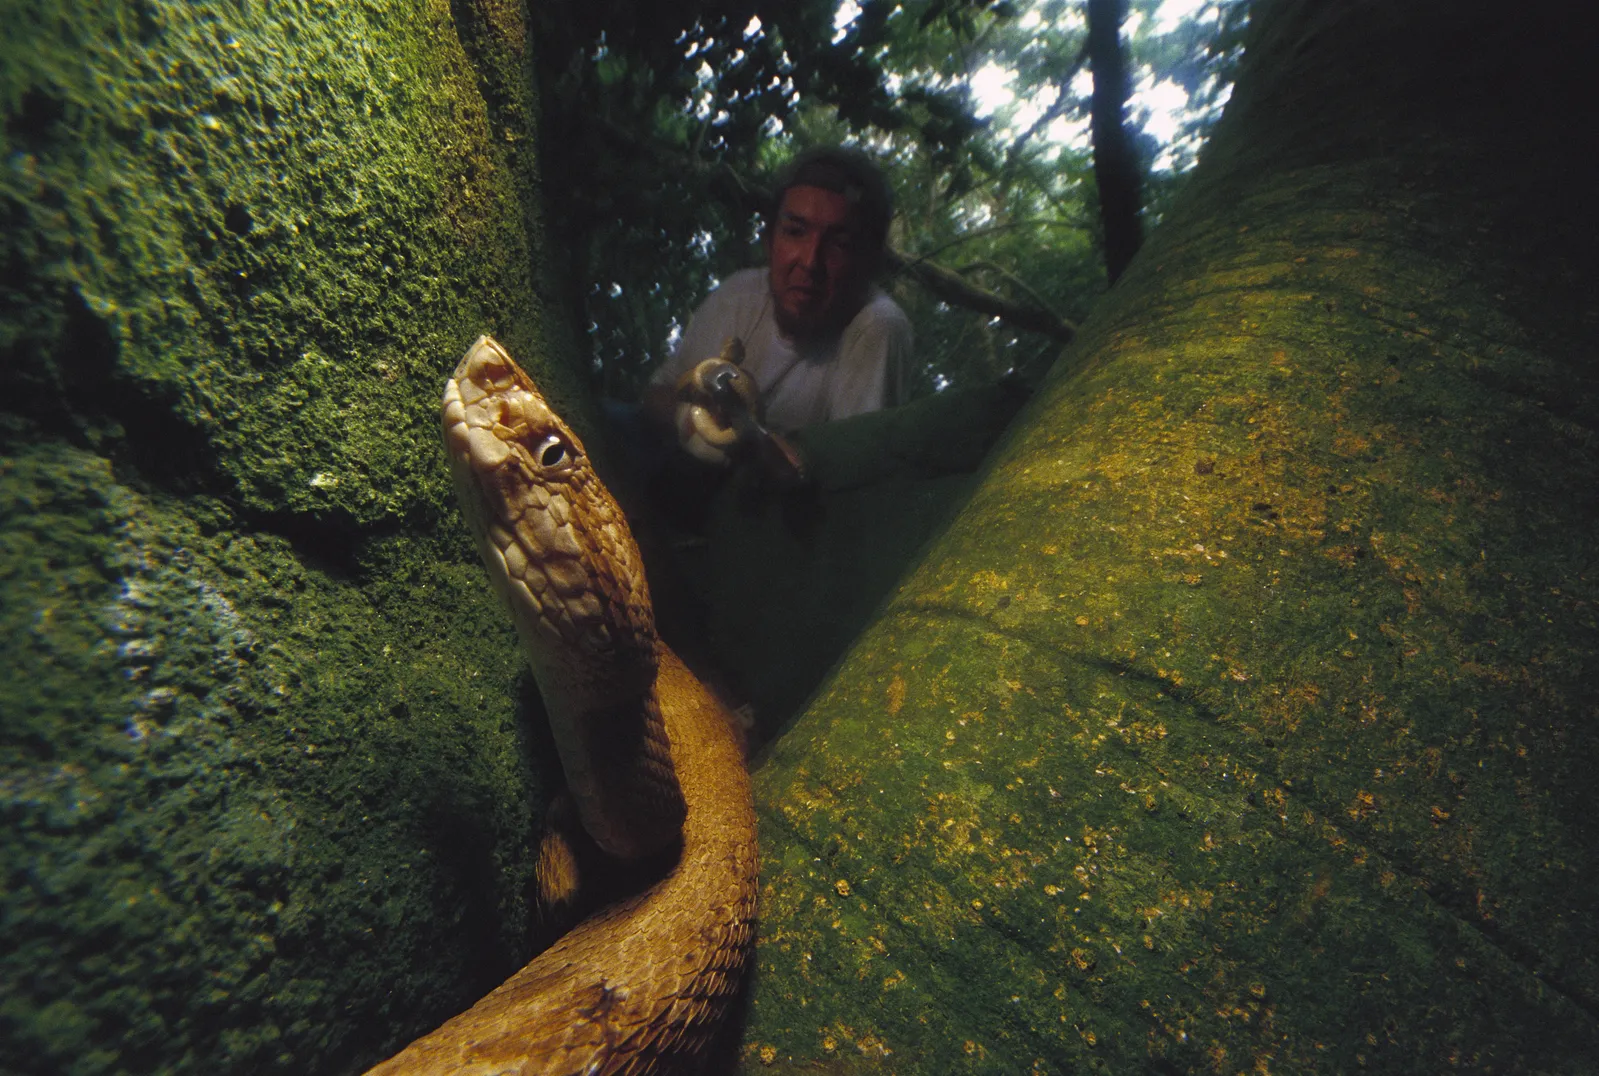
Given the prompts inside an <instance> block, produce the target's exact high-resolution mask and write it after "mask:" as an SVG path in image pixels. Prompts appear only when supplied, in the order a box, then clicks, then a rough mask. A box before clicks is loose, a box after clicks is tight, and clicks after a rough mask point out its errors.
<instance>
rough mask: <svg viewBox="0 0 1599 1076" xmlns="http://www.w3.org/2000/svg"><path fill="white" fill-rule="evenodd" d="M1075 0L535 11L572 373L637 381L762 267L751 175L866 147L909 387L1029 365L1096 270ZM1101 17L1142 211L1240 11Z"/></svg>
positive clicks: (1018, 372)
mask: <svg viewBox="0 0 1599 1076" xmlns="http://www.w3.org/2000/svg"><path fill="white" fill-rule="evenodd" d="M1105 6H1107V7H1108V8H1111V9H1115V8H1117V7H1118V6H1119V5H1116V4H1111V5H1105ZM1087 9H1088V4H1087V2H1086V0H998V2H995V0H904V2H893V0H863V2H862V0H843V2H842V3H838V2H837V0H815V2H801V3H794V2H792V0H790V2H783V3H779V2H775V0H667V2H663V3H659V4H655V5H646V6H639V5H634V4H631V3H626V2H624V0H583V2H578V0H561V2H558V3H555V4H552V5H549V6H546V7H543V8H541V9H540V10H538V11H537V13H536V14H535V16H534V17H535V18H536V19H537V20H539V22H540V23H541V26H542V31H543V32H542V33H541V34H540V35H539V49H540V54H539V59H540V63H539V76H540V79H541V86H540V91H541V95H542V99H543V121H542V123H543V126H542V128H541V131H540V136H541V142H542V147H541V149H542V152H541V155H540V159H541V163H542V166H543V174H544V182H545V186H546V192H547V199H548V204H549V206H550V207H551V209H552V211H551V212H550V214H549V221H550V228H551V232H552V235H551V238H552V239H553V241H554V246H555V248H556V249H557V250H559V251H560V252H561V254H560V255H559V256H558V260H560V261H564V262H565V268H564V271H563V272H561V274H560V281H561V284H560V286H561V287H562V288H563V289H564V291H565V294H564V296H563V300H564V302H565V303H566V305H567V307H568V310H569V314H570V316H571V319H572V324H573V325H575V326H577V327H578V328H579V330H580V337H581V338H582V339H581V340H580V345H581V346H582V347H583V349H584V351H585V353H586V359H587V362H588V365H589V370H590V372H591V375H592V380H593V383H594V385H595V387H596V388H597V389H598V390H599V391H600V392H603V393H605V394H607V395H611V396H617V397H620V398H624V399H630V398H635V397H636V396H637V395H638V393H639V392H640V390H641V388H642V386H643V384H644V382H645V381H646V380H647V379H648V377H649V375H650V372H651V371H652V370H653V369H654V368H655V367H656V366H657V365H658V364H659V363H660V362H661V361H663V360H664V359H665V358H666V357H667V356H668V355H669V354H670V353H671V348H672V346H673V344H674V343H675V340H676V338H677V334H678V332H679V329H680V326H681V323H682V321H683V319H685V318H686V317H687V315H688V314H689V313H690V312H691V311H692V310H693V309H694V307H695V306H696V305H697V304H698V303H699V301H700V300H701V299H703V298H704V296H705V295H706V293H707V292H709V291H710V289H711V288H713V287H714V286H715V284H716V283H717V282H718V281H719V280H720V279H722V278H723V277H725V276H726V275H727V274H728V273H730V272H733V271H734V270H736V269H739V268H742V267H744V266H748V265H758V264H761V263H762V261H763V260H764V259H763V255H762V251H761V248H760V212H761V209H762V207H763V205H764V203H765V199H766V191H767V189H768V185H769V184H770V182H771V177H772V176H773V175H774V174H775V172H776V171H777V170H778V169H779V168H781V166H782V165H783V164H784V163H785V162H786V161H787V160H789V159H790V158H791V157H792V156H793V155H794V154H795V153H797V152H799V151H800V150H802V149H804V148H806V147H808V146H811V145H815V144H821V143H850V144H855V145H859V146H862V147H863V148H865V149H867V150H868V151H870V152H872V153H873V154H874V155H876V156H877V157H878V158H879V159H880V160H881V161H882V162H883V164H884V166H885V170H886V172H887V174H888V176H889V180H890V182H891V184H892V186H893V188H894V191H895V196H896V205H897V209H898V216H897V218H896V221H895V224H894V229H893V231H892V233H891V235H890V243H891V245H892V247H893V248H894V253H893V255H892V256H891V258H890V272H889V273H888V274H886V275H885V279H884V281H883V283H884V285H885V287H887V288H888V289H889V290H890V291H891V292H892V293H893V295H894V297H895V298H896V299H897V300H898V301H899V303H900V305H901V306H903V307H904V308H905V310H906V312H907V313H908V314H909V315H910V317H911V320H912V322H913V324H914V325H915V329H916V337H917V364H916V367H915V369H913V370H912V371H910V380H909V383H910V389H911V395H912V397H913V398H914V397H917V396H921V395H926V394H928V393H931V392H935V391H939V390H941V389H944V388H947V387H951V386H957V385H971V384H978V383H981V382H984V381H991V380H994V379H996V378H999V377H1003V376H1014V377H1021V378H1022V379H1023V380H1025V381H1029V382H1030V381H1033V380H1035V379H1036V378H1037V377H1038V376H1040V375H1041V374H1042V372H1043V370H1044V369H1045V368H1046V367H1047V366H1048V364H1049V362H1050V361H1051V360H1052V359H1053V358H1054V356H1055V354H1056V353H1057V352H1058V351H1059V349H1060V346H1061V345H1062V344H1063V343H1064V342H1065V341H1066V340H1067V339H1069V337H1070V334H1071V325H1072V324H1073V323H1075V322H1076V321H1078V320H1079V319H1080V318H1081V317H1082V316H1083V315H1084V314H1085V313H1086V312H1087V310H1088V308H1089V306H1090V305H1091V304H1092V303H1093V301H1094V299H1095V297H1096V296H1097V295H1099V294H1100V293H1101V292H1102V291H1103V290H1104V289H1105V287H1106V286H1107V279H1108V277H1107V272H1106V256H1105V255H1106V251H1105V242H1104V236H1105V228H1104V224H1103V220H1102V216H1101V213H1100V206H1099V197H1098V190H1097V186H1096V181H1095V167H1094V147H1093V145H1092V140H1091V138H1090V135H1089V130H1090V103H1091V99H1092V97H1093V91H1094V79H1093V73H1092V72H1093V64H1092V63H1091V62H1090V56H1089V48H1088V36H1089V35H1088V28H1089V18H1088V14H1089V13H1088V10H1087ZM1115 16H1116V17H1120V19H1121V24H1122V25H1121V35H1120V41H1121V47H1122V50H1123V56H1122V59H1123V61H1124V63H1125V70H1126V73H1127V79H1126V84H1127V88H1128V89H1129V90H1130V97H1129V99H1128V100H1127V102H1126V109H1125V131H1124V133H1125V135H1126V136H1127V141H1128V144H1129V146H1130V149H1131V155H1132V158H1133V167H1134V169H1135V175H1134V176H1133V180H1134V184H1133V186H1134V190H1135V197H1136V199H1137V202H1141V203H1142V210H1141V213H1140V214H1139V216H1140V218H1141V225H1142V227H1143V228H1144V229H1148V228H1149V227H1152V226H1153V225H1154V224H1156V223H1158V221H1159V219H1160V215H1161V213H1162V212H1163V211H1164V209H1165V207H1166V205H1167V204H1168V203H1169V201H1170V198H1171V196H1172V193H1173V191H1174V189H1175V188H1176V186H1177V185H1178V184H1179V183H1180V182H1181V178H1182V176H1183V174H1184V173H1185V172H1186V171H1187V170H1188V169H1189V168H1190V167H1191V166H1192V165H1193V163H1194V161H1195V159H1196V156H1197V152H1198V149H1199V146H1200V144H1201V143H1202V141H1203V137H1204V133H1205V130H1206V128H1207V127H1208V125H1209V124H1210V122H1211V121H1212V120H1213V119H1214V118H1215V117H1216V116H1217V115H1218V114H1219V113H1220V110H1221V106H1222V104H1224V103H1225V101H1226V99H1227V96H1228V94H1229V92H1230V89H1231V80H1232V69H1233V66H1234V64H1235V62H1236V60H1237V56H1238V53H1239V51H1240V47H1239V41H1240V38H1241V34H1242V30H1243V27H1244V25H1245V23H1246V21H1247V18H1248V5H1247V2H1246V0H1131V2H1130V3H1128V4H1126V5H1125V6H1122V7H1121V10H1119V11H1115ZM1137 202H1135V207H1136V204H1137ZM1123 257H1125V255H1123Z"/></svg>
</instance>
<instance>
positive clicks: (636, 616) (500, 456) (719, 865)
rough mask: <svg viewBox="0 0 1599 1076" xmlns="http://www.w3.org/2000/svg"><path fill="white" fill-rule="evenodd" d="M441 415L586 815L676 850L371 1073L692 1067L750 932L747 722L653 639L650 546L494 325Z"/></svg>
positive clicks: (626, 847) (637, 839)
mask: <svg viewBox="0 0 1599 1076" xmlns="http://www.w3.org/2000/svg"><path fill="white" fill-rule="evenodd" d="M442 418H443V427H444V442H445V447H446V450H447V453H448V455H449V458H450V467H451V471H452V473H453V475H454V477H455V483H456V489H457V492H458V493H459V495H460V500H461V507H462V511H463V512H464V513H465V515H466V517H467V519H468V522H469V523H470V524H471V527H472V531H473V533H474V535H475V536H476V539H477V544H478V550H479V552H480V553H481V554H482V556H483V562H484V564H485V565H486V566H487V568H488V571H489V576H490V578H491V579H492V580H493V582H494V586H495V589H497V590H498V591H499V592H500V593H501V594H502V595H503V596H504V597H505V598H506V600H507V601H508V602H509V604H510V607H511V612H512V616H513V618H514V620H515V622H516V629H517V633H518V634H519V635H520V636H521V640H522V644H523V650H524V651H525V653H526V655H527V659H528V662H529V664H530V665H531V666H532V667H533V674H534V676H535V678H536V679H537V680H538V684H539V693H540V694H541V695H542V696H543V698H544V702H545V706H546V708H547V709H548V711H549V715H550V724H551V726H552V728H553V729H554V732H555V740H556V746H557V749H558V751H559V753H560V756H561V764H562V766H563V768H564V769H565V771H566V775H567V783H568V785H569V787H570V789H571V792H572V795H573V797H574V799H575V800H576V803H577V807H578V813H579V816H580V817H581V819H582V822H583V825H584V828H585V829H587V830H588V832H589V834H590V835H591V836H592V837H593V838H594V839H595V841H596V842H597V843H598V844H599V845H600V846H601V847H602V848H603V849H604V850H605V851H607V852H609V853H611V854H612V855H613V856H616V857H618V858H620V859H624V860H635V859H638V858H640V857H644V856H650V855H654V854H658V853H662V852H663V851H667V850H671V849H678V851H677V854H676V857H675V860H674V863H673V866H672V867H671V869H670V870H669V871H668V872H667V873H666V874H665V876H664V877H662V878H661V880H660V881H658V882H656V883H655V884H654V885H652V886H650V887H649V888H647V889H645V890H644V891H642V892H640V893H638V894H637V895H636V896H633V897H631V898H628V899H626V900H623V901H621V902H619V903H617V904H613V905H611V906H610V907H608V908H605V909H604V910H602V911H601V912H599V913H598V914H596V915H594V916H592V917H591V918H589V919H585V920H584V921H583V922H581V923H579V924H578V925H577V926H576V927H575V928H574V929H573V930H571V931H570V932H569V933H567V934H566V935H564V936H563V937H561V938H560V940H558V941H557V942H556V943H555V944H554V945H552V946H551V947H550V948H549V949H546V950H545V951H544V952H542V953H540V954H539V955H538V956H536V957H535V958H534V959H533V960H532V962H531V963H529V964H528V965H527V966H525V967H524V968H522V970H521V971H518V972H517V973H516V974H514V975H512V976H511V977H510V978H509V979H507V980H506V981H505V982H504V983H502V984H501V985H500V986H499V987H497V988H496V989H495V990H493V991H492V992H491V993H489V994H488V995H487V996H485V997H484V998H483V999H482V1000H481V1001H479V1002H478V1003H477V1004H476V1005H473V1006H472V1007H471V1008H470V1009H468V1010H467V1011H466V1012H464V1013H461V1014H460V1015H459V1016H456V1017H454V1018H452V1019H450V1020H449V1021H447V1022H446V1023H445V1024H443V1025H442V1026H441V1027H439V1028H438V1029H437V1030H436V1031H433V1032H431V1033H430V1034H428V1035H425V1036H423V1037H422V1038H420V1039H417V1040H416V1041H415V1042H413V1043H411V1045H410V1046H408V1047H406V1048H405V1049H404V1050H403V1051H401V1052H400V1053H398V1054H396V1055H395V1056H394V1057H392V1058H390V1059H389V1060H387V1061H385V1062H383V1063H382V1064H381V1065H378V1066H377V1067H376V1068H374V1069H372V1070H371V1073H372V1074H383V1076H392V1074H399V1073H462V1074H468V1073H470V1074H473V1076H490V1074H502V1073H507V1074H508V1073H547V1074H552V1076H553V1074H566V1073H574V1074H575V1073H638V1074H642V1073H670V1072H685V1071H694V1070H695V1069H697V1068H698V1067H699V1066H700V1065H701V1064H702V1062H703V1060H704V1057H705V1053H706V1050H707V1048H708V1046H709V1044H710V1042H711V1039H712V1038H713V1036H714V1034H715V1032H716V1029H717V1027H718V1025H719V1024H720V1022H721V1020H722V1018H723V1016H724V1015H725V1014H726V1011H727V1009H728V1007H729V1006H730V1005H731V1003H732V1001H733V998H734V996H735V995H736V994H737V992H738V989H739V986H740V983H741V981H742V979H743V975H744V971H745V968H746V966H747V964H748V962H749V954H750V947H751V943H752V940H753V937H754V921H755V892H756V845H755V814H754V809H753V807H752V805H751V800H750V784H749V778H748V775H747V774H746V772H745V769H744V761H743V757H742V752H741V749H740V746H739V744H738V741H737V737H736V734H735V732H734V726H733V725H732V723H731V722H732V719H731V717H730V716H729V715H728V714H727V713H726V711H725V710H724V708H723V707H722V706H721V704H720V703H718V702H717V701H716V699H715V698H714V697H713V696H712V695H711V693H710V692H709V691H708V690H706V688H705V687H704V686H702V685H701V684H700V682H699V681H698V680H697V679H695V677H694V675H693V674H692V673H690V672H689V670H688V669H687V668H686V667H685V666H684V665H683V663H682V662H681V661H679V660H678V658H677V656H676V655H675V654H673V653H672V651H671V650H670V649H669V648H668V647H667V646H666V645H665V644H664V643H663V642H662V641H661V640H660V638H659V636H657V634H656V632H655V625H654V617H653V613H652V611H651V606H650V597H649V590H648V588H647V586H646V585H645V581H644V569H643V564H642V562H641V561H640V559H639V553H638V547H637V546H636V545H635V544H634V541H633V537H632V534H631V533H630V532H629V530H628V527H627V522H626V520H625V519H624V518H623V516H622V511H621V509H620V508H618V507H617V504H616V501H615V500H613V499H612V497H611V495H610V493H609V492H608V491H607V490H606V488H605V486H604V485H602V484H601V483H600V481H599V479H598V478H597V477H596V476H595V474H594V471H593V469H592V467H591V466H590V464H589V459H588V456H587V454H586V453H585V452H584V450H583V445H582V442H580V441H579V440H578V439H577V437H576V436H574V435H573V433H572V431H571V430H569V429H568V428H567V427H566V425H565V424H564V423H563V422H562V421H561V420H560V418H559V417H557V416H556V414H555V413H554V412H553V411H551V410H550V407H549V405H548V404H547V403H545V401H544V398H543V397H542V396H541V395H540V394H539V391H538V389H537V388H536V387H535V386H534V384H533V382H532V380H531V379H530V378H529V377H528V376H527V374H526V373H524V372H523V371H522V369H521V368H520V367H519V366H517V365H516V363H515V362H514V361H512V359H511V357H510V355H508V354H507V353H506V351H505V349H504V348H502V347H501V346H500V345H499V344H497V343H496V342H495V341H493V340H492V339H490V338H489V337H486V336H484V337H480V338H479V339H478V341H477V342H476V343H475V344H473V345H472V347H471V348H470V349H469V350H468V351H467V353H466V357H465V358H463V359H462V360H461V363H460V365H459V366H457V367H456V370H455V374H454V376H453V377H451V379H450V380H449V381H448V382H447V383H446V385H445V389H444V404H443V416H442ZM369 1076H370V1074H369Z"/></svg>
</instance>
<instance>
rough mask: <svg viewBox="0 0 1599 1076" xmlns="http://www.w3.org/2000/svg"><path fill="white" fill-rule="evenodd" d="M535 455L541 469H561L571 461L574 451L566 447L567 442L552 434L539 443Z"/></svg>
mask: <svg viewBox="0 0 1599 1076" xmlns="http://www.w3.org/2000/svg"><path fill="white" fill-rule="evenodd" d="M533 455H534V456H535V457H536V458H537V459H538V461H539V466H541V467H559V466H560V465H561V464H563V463H566V462H568V461H569V460H571V458H572V450H571V449H569V448H568V447H567V446H566V442H565V441H563V440H561V439H560V438H559V437H557V436H555V435H554V434H551V435H550V436H548V437H546V438H545V439H544V440H543V441H541V442H539V447H538V448H537V449H535V450H534V452H533Z"/></svg>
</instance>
